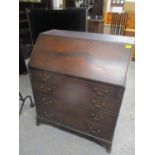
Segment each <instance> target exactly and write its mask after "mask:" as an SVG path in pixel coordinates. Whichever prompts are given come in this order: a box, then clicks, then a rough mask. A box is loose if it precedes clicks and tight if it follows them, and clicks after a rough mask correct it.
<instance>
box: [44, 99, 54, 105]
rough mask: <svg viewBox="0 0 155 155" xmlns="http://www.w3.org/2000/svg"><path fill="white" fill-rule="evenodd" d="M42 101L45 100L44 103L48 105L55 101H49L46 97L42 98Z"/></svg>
mask: <svg viewBox="0 0 155 155" xmlns="http://www.w3.org/2000/svg"><path fill="white" fill-rule="evenodd" d="M42 101H43V103H44V104H46V105H48V104H53V103H54V101H53V100H49V101H47V99H46V98H42Z"/></svg>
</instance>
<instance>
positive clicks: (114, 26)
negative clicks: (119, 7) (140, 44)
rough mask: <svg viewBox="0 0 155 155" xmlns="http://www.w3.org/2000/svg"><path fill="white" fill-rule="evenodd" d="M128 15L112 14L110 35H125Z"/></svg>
mask: <svg viewBox="0 0 155 155" xmlns="http://www.w3.org/2000/svg"><path fill="white" fill-rule="evenodd" d="M127 21H128V13H121V14H119V13H112V19H111V27H110V34H115V35H125V32H126V26H127Z"/></svg>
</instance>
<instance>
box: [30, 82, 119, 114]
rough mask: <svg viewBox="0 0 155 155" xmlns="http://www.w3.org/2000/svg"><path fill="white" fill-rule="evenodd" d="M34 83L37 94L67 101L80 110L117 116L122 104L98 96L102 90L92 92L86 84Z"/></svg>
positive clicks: (100, 95)
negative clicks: (88, 109)
mask: <svg viewBox="0 0 155 155" xmlns="http://www.w3.org/2000/svg"><path fill="white" fill-rule="evenodd" d="M32 81H33V82H32V88H33V91H34V92H35V93H39V94H43V95H45V96H47V97H48V96H53V97H54V98H56V99H59V100H60V99H61V101H65V102H66V104H68V105H70V106H71V105H74V106H79V108H81V107H82V108H84V109H85V108H88V107H89V108H91V109H94V110H101V111H107V112H111V113H114V114H115V115H117V113H118V111H119V109H120V105H121V104H120V103H121V102H116V101H113V100H107V99H106V98H105V97H104V96H103V94H98V95H97V93H101V90H99V92H94V91H91V92H90V88H89V87H87V85H86V84H85V83H83V84H81V83H77V82H71V81H70V82H64V83H63V84H61V85H60V84H59V85H57V84H56V83H53V84H51V83H49V84H48V83H42V82H38V81H35V80H32ZM73 87H74V88H73ZM43 98H44V97H43ZM73 103H74V104H73ZM75 103H76V104H75ZM76 108H78V107H76Z"/></svg>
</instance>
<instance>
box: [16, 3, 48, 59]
mask: <svg viewBox="0 0 155 155" xmlns="http://www.w3.org/2000/svg"><path fill="white" fill-rule="evenodd" d="M46 7H47V5H46V3H38V2H34V3H33V2H19V43H20V44H22V46H25V50H24V51H28V52H27V53H28V57H29V56H30V53H31V50H32V39H31V31H30V27H29V21H28V18H27V12H26V10H27V9H36V8H37V9H39V8H46ZM24 55H25V54H24Z"/></svg>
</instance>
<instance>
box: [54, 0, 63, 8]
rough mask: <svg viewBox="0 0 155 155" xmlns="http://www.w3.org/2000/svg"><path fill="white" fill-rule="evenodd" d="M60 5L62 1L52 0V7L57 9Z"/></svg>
mask: <svg viewBox="0 0 155 155" xmlns="http://www.w3.org/2000/svg"><path fill="white" fill-rule="evenodd" d="M60 5H62V0H53V7H54V8H59V7H60Z"/></svg>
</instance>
